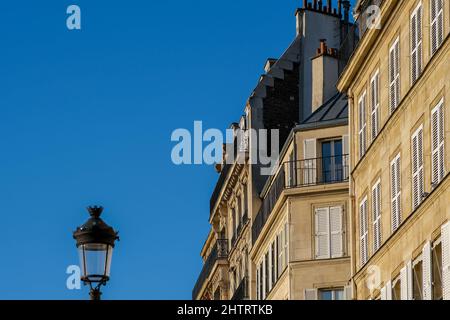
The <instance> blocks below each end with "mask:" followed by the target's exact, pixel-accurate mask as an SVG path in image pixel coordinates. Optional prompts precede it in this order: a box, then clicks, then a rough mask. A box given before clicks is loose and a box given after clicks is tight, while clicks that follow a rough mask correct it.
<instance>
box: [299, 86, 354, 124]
mask: <svg viewBox="0 0 450 320" xmlns="http://www.w3.org/2000/svg"><path fill="white" fill-rule="evenodd" d="M347 123H348V99H347V96H346V95H345V94H343V93H337V94H335V95H334V96H333V97H332V98H331V99H329V100H328V101H327V102H325V103H324V104H323V105H322V106H321V107H319V108H318V109H317V110H316V111H314V112H313V113H312V114H311V115H310V116H309V117H307V118H306V119H305V120H304V121H303V122H302V123H301V124H300V125H299V127H300V128H305V129H306V128H314V127H321V126H330V125H340V124H347Z"/></svg>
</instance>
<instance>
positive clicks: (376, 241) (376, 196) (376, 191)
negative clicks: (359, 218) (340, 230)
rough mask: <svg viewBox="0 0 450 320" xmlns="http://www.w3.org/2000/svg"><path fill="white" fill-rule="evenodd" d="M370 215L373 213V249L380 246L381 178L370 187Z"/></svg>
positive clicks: (376, 249) (375, 250)
mask: <svg viewBox="0 0 450 320" xmlns="http://www.w3.org/2000/svg"><path fill="white" fill-rule="evenodd" d="M372 215H373V251H374V252H377V251H378V249H380V247H381V241H382V236H381V234H382V233H381V180H378V182H377V183H376V184H375V186H374V187H373V189H372Z"/></svg>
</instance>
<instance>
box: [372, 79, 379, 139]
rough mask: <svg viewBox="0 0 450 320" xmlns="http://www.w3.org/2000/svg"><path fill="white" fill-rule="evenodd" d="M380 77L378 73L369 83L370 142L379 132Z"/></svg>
mask: <svg viewBox="0 0 450 320" xmlns="http://www.w3.org/2000/svg"><path fill="white" fill-rule="evenodd" d="M379 88H380V75H379V73H378V71H377V72H376V74H375V75H374V76H373V78H372V80H371V81H370V107H371V110H372V112H371V116H370V119H371V135H372V141H373V140H375V138H376V137H377V135H378V131H379V118H380V116H379V111H378V110H379V106H380V96H379V93H380V89H379Z"/></svg>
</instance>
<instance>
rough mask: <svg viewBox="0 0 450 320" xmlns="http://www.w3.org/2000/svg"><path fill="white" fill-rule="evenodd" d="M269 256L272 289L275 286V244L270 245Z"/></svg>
mask: <svg viewBox="0 0 450 320" xmlns="http://www.w3.org/2000/svg"><path fill="white" fill-rule="evenodd" d="M270 252H271V253H270V256H271V258H272V262H271V267H272V268H271V269H272V270H271V275H272V287H274V286H275V283H276V282H277V280H278V279H277V261H276V259H277V252H276V249H275V242H272V245H271V246H270Z"/></svg>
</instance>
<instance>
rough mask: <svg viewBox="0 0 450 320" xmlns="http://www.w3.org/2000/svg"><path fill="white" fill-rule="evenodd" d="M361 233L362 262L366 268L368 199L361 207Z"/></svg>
mask: <svg viewBox="0 0 450 320" xmlns="http://www.w3.org/2000/svg"><path fill="white" fill-rule="evenodd" d="M359 216H360V218H359V225H360V226H359V229H360V231H359V233H360V261H361V266H364V265H365V264H366V263H367V260H368V243H367V242H368V226H367V224H368V221H367V220H368V219H367V218H368V217H367V197H366V198H365V199H364V200H363V201H362V202H361V204H360V207H359Z"/></svg>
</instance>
